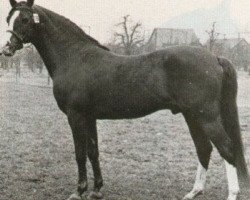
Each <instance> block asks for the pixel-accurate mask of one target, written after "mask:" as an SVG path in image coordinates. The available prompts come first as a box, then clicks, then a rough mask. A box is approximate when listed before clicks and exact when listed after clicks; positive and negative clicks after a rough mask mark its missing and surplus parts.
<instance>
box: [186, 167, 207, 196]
mask: <svg viewBox="0 0 250 200" xmlns="http://www.w3.org/2000/svg"><path fill="white" fill-rule="evenodd" d="M206 179H207V170H206V169H205V168H204V167H203V166H202V165H201V164H200V163H199V165H198V169H197V174H196V179H195V183H194V187H193V189H192V191H191V192H189V193H188V194H187V195H186V196H185V197H184V198H183V200H188V199H194V198H195V197H196V196H198V195H200V194H203V191H204V189H205V184H206Z"/></svg>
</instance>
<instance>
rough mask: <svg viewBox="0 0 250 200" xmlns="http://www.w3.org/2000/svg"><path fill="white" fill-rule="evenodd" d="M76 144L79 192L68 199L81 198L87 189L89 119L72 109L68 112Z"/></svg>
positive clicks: (77, 199) (78, 199) (76, 199)
mask: <svg viewBox="0 0 250 200" xmlns="http://www.w3.org/2000/svg"><path fill="white" fill-rule="evenodd" d="M67 116H68V121H69V125H70V127H71V130H72V133H73V139H74V145H75V155H76V162H77V165H78V176H79V177H78V188H77V193H75V194H72V195H71V196H70V197H69V199H68V200H81V195H82V194H83V193H84V192H85V191H87V189H88V184H87V169H86V161H87V135H88V134H89V119H88V118H87V117H85V116H84V115H83V114H82V113H79V112H78V111H75V110H70V111H69V112H68V114H67Z"/></svg>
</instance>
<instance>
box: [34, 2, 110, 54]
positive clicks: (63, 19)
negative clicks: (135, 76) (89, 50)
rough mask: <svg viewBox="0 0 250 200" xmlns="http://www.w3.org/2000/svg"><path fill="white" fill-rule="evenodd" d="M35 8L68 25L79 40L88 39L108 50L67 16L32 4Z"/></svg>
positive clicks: (107, 49)
mask: <svg viewBox="0 0 250 200" xmlns="http://www.w3.org/2000/svg"><path fill="white" fill-rule="evenodd" d="M33 7H34V8H35V9H37V10H41V11H42V12H43V13H45V14H46V15H47V16H53V17H55V20H57V21H60V22H63V23H64V24H65V26H67V27H69V28H70V29H71V30H72V31H73V32H74V33H75V34H76V35H77V36H78V37H79V39H80V40H83V41H86V40H87V41H89V42H90V43H91V44H94V45H96V46H98V47H100V48H102V49H104V50H106V51H110V50H109V48H107V47H105V46H103V45H101V44H100V43H99V42H98V41H97V40H96V39H94V38H92V37H91V36H89V35H88V34H86V33H85V32H84V31H83V30H82V29H81V28H80V27H78V26H77V25H76V24H75V23H74V22H72V21H71V20H69V19H68V18H66V17H64V16H62V15H59V14H57V13H55V12H53V11H50V10H48V9H46V8H43V7H41V6H37V5H35V6H33Z"/></svg>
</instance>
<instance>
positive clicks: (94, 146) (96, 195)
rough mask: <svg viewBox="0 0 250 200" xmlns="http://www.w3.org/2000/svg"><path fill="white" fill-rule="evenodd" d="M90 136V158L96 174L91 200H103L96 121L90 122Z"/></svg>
mask: <svg viewBox="0 0 250 200" xmlns="http://www.w3.org/2000/svg"><path fill="white" fill-rule="evenodd" d="M89 125H90V130H91V132H90V134H89V135H88V158H89V160H90V162H91V164H92V168H93V174H94V189H93V191H92V192H91V193H90V195H89V198H90V199H102V198H103V195H102V193H101V192H100V190H101V188H102V186H103V178H102V173H101V168H100V162H99V149H98V136H97V129H96V120H92V121H91V122H90V124H89Z"/></svg>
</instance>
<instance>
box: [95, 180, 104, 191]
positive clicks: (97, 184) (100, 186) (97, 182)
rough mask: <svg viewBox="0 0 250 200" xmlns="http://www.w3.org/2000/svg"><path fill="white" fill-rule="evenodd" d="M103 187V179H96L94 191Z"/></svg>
mask: <svg viewBox="0 0 250 200" xmlns="http://www.w3.org/2000/svg"><path fill="white" fill-rule="evenodd" d="M102 187H103V179H99V180H96V181H95V183H94V191H100V189H101V188H102Z"/></svg>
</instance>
